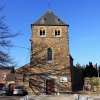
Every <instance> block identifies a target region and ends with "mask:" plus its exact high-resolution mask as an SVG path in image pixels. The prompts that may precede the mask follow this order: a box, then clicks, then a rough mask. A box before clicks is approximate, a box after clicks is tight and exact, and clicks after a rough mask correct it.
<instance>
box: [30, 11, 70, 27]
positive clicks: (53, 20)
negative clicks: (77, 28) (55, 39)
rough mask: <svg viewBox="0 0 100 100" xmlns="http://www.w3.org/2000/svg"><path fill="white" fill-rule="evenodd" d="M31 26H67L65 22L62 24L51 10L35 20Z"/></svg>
mask: <svg viewBox="0 0 100 100" xmlns="http://www.w3.org/2000/svg"><path fill="white" fill-rule="evenodd" d="M32 25H37V26H38V25H44V26H45V25H48V26H50V25H58V26H60V25H62V26H69V25H67V24H66V23H65V22H63V21H62V20H61V19H60V18H59V17H57V16H56V15H55V14H54V13H53V12H52V11H51V10H48V11H47V12H46V13H45V14H44V15H43V16H42V17H40V19H39V20H37V21H36V22H35V23H33V24H32Z"/></svg>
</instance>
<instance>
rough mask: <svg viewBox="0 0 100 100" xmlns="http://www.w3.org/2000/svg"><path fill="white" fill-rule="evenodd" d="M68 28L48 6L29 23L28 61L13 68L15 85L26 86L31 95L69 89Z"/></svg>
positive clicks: (70, 77) (70, 58) (70, 76)
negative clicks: (43, 12) (14, 69)
mask: <svg viewBox="0 0 100 100" xmlns="http://www.w3.org/2000/svg"><path fill="white" fill-rule="evenodd" d="M68 28H69V25H68V24H66V23H65V22H63V21H62V19H60V18H59V17H58V16H56V14H55V13H53V12H52V11H51V10H48V11H47V12H46V13H45V14H44V15H43V16H42V17H40V18H39V19H38V20H37V21H36V22H34V23H33V24H31V29H32V35H31V55H30V64H27V65H25V66H23V67H21V68H19V69H17V70H16V79H15V80H16V82H15V83H16V85H18V86H19V85H21V86H24V87H27V90H28V91H31V92H32V94H35V95H39V94H51V95H52V94H57V93H66V92H68V91H72V88H73V77H74V75H73V70H72V68H73V58H72V56H71V55H70V51H69V37H68Z"/></svg>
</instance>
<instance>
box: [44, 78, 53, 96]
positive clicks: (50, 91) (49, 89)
mask: <svg viewBox="0 0 100 100" xmlns="http://www.w3.org/2000/svg"><path fill="white" fill-rule="evenodd" d="M54 93H55V82H54V79H47V80H46V94H48V95H52V94H54Z"/></svg>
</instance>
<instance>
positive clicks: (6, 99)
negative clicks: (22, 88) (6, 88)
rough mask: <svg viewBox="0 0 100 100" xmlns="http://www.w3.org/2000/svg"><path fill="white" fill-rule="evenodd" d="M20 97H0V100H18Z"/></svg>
mask: <svg viewBox="0 0 100 100" xmlns="http://www.w3.org/2000/svg"><path fill="white" fill-rule="evenodd" d="M20 98H22V96H0V100H20Z"/></svg>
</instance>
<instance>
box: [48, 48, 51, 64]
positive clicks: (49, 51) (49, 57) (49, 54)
mask: <svg viewBox="0 0 100 100" xmlns="http://www.w3.org/2000/svg"><path fill="white" fill-rule="evenodd" d="M48 61H49V62H51V61H52V49H51V48H48Z"/></svg>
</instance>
